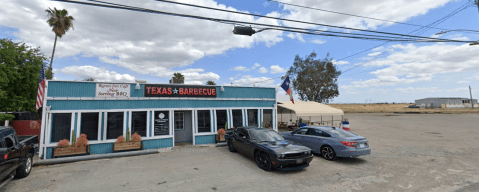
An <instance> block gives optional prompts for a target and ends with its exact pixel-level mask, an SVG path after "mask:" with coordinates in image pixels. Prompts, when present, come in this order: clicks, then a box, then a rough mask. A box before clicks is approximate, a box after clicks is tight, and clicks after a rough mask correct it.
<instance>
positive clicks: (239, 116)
mask: <svg viewBox="0 0 479 192" xmlns="http://www.w3.org/2000/svg"><path fill="white" fill-rule="evenodd" d="M232 111H233V127H242V126H243V113H242V112H241V109H237V110H232Z"/></svg>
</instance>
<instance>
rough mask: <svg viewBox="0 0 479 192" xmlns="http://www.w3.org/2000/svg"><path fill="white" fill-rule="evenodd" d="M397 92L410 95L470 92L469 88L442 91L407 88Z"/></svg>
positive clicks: (430, 88) (398, 89)
mask: <svg viewBox="0 0 479 192" xmlns="http://www.w3.org/2000/svg"><path fill="white" fill-rule="evenodd" d="M396 90H397V91H401V92H404V93H408V94H417V93H444V92H450V93H457V92H467V91H469V89H468V88H456V89H440V88H437V87H421V88H414V87H407V88H396Z"/></svg>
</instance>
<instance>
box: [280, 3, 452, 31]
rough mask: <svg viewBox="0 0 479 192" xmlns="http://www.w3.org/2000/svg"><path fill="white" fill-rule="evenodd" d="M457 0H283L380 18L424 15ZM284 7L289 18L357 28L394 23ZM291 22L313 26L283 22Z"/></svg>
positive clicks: (395, 19) (407, 17)
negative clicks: (346, 1)
mask: <svg viewBox="0 0 479 192" xmlns="http://www.w3.org/2000/svg"><path fill="white" fill-rule="evenodd" d="M451 1H454V0H417V1H409V0H395V1H384V0H368V1H351V2H348V3H344V1H338V0H322V1H317V0H302V1H297V0H283V1H282V2H285V3H291V4H298V5H302V6H306V7H315V8H321V9H325V10H332V11H338V12H343V13H349V14H354V15H361V16H368V17H373V18H380V19H384V20H392V21H398V22H405V21H407V20H408V19H410V18H411V17H414V16H419V15H424V14H426V13H427V12H428V11H429V10H431V9H434V8H438V7H441V6H444V5H445V4H446V3H448V2H451ZM283 10H284V11H288V12H289V14H287V15H285V18H287V19H293V20H301V21H308V22H313V23H324V24H333V25H341V26H347V27H355V28H369V29H375V28H377V27H378V26H381V25H392V24H393V23H390V22H385V21H378V20H371V19H364V18H358V17H351V16H346V15H339V14H334V13H328V12H323V11H317V10H312V9H304V8H300V7H294V6H289V5H283ZM284 23H285V24H286V25H288V26H294V27H310V28H312V27H314V26H312V25H306V24H298V23H293V22H284Z"/></svg>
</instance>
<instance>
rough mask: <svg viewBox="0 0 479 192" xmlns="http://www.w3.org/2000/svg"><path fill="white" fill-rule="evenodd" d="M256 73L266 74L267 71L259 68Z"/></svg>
mask: <svg viewBox="0 0 479 192" xmlns="http://www.w3.org/2000/svg"><path fill="white" fill-rule="evenodd" d="M258 73H268V69H266V67H261V68H259V69H258Z"/></svg>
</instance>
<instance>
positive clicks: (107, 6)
mask: <svg viewBox="0 0 479 192" xmlns="http://www.w3.org/2000/svg"><path fill="white" fill-rule="evenodd" d="M54 1H60V2H67V3H75V4H83V5H90V6H97V7H105V8H116V9H123V10H130V11H139V12H147V13H155V14H164V15H170V16H178V17H185V18H195V19H200V20H209V21H215V22H226V23H232V24H233V23H241V24H249V25H259V26H266V27H273V28H275V29H276V30H279V29H281V30H284V29H293V30H303V31H321V30H311V29H304V28H295V27H285V26H278V25H269V24H261V23H254V22H245V21H235V20H227V19H217V18H210V17H202V16H195V15H188V14H179V13H171V12H164V11H157V10H151V9H145V8H138V7H132V6H127V5H121V4H114V3H108V2H102V1H95V0H91V1H94V2H100V3H101V4H98V3H87V2H80V1H72V0H54ZM339 28H343V27H339ZM351 29H352V28H351ZM355 30H358V31H368V30H361V29H355ZM294 32H300V31H294ZM321 32H322V33H316V34H314V35H322V36H335V37H347V38H359V39H369V40H371V39H372V40H385V41H396V40H398V39H399V38H394V37H390V38H393V39H390V38H389V39H384V38H362V37H351V36H347V35H332V34H324V32H325V31H321ZM326 32H329V31H326ZM371 32H372V33H379V34H390V35H398V36H408V35H404V34H396V33H388V32H379V31H371ZM301 33H305V34H313V33H307V32H302V31H301ZM329 33H331V32H329ZM343 34H348V35H351V33H343ZM353 35H365V34H353ZM409 36H410V35H409ZM410 37H417V38H419V39H418V40H421V39H422V40H424V39H427V40H435V41H434V42H436V41H440V42H456V43H472V42H473V41H461V40H450V39H440V38H429V37H420V36H410ZM401 40H402V41H406V40H407V41H411V40H412V39H401ZM419 42H428V41H419Z"/></svg>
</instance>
